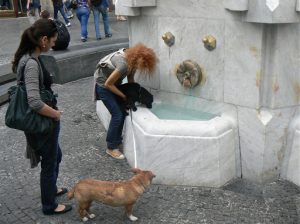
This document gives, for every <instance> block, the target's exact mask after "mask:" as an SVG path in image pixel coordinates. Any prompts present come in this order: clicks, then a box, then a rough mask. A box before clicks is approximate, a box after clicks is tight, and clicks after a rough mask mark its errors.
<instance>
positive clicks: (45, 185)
mask: <svg viewBox="0 0 300 224" xmlns="http://www.w3.org/2000/svg"><path fill="white" fill-rule="evenodd" d="M56 38H57V28H56V25H55V23H54V22H53V21H52V20H48V19H39V20H37V21H36V22H35V23H34V24H33V25H32V26H31V27H29V28H27V29H26V30H25V31H24V32H23V34H22V37H21V42H20V45H19V47H18V49H17V51H16V53H15V56H14V60H13V66H12V69H13V71H14V72H16V73H17V81H18V82H23V83H24V84H25V86H26V92H27V100H28V104H29V106H30V107H31V108H32V109H33V110H34V111H36V112H37V113H39V114H41V115H43V116H46V117H50V118H52V119H53V120H54V128H53V130H52V131H51V132H50V133H47V134H44V133H38V134H32V133H26V132H25V136H26V140H27V147H26V154H27V157H30V161H31V167H35V166H37V165H38V162H39V161H40V162H41V174H40V188H41V199H42V210H43V212H44V214H45V215H50V214H61V213H65V212H67V211H70V210H71V209H72V207H71V206H70V205H64V204H57V203H56V200H55V197H56V196H59V195H62V194H64V193H66V192H67V189H66V188H57V186H56V180H57V177H58V173H59V164H60V162H61V158H62V153H61V149H60V146H59V143H58V138H59V130H60V117H61V113H62V111H59V110H58V109H57V107H56V101H55V102H53V105H52V106H49V105H47V104H46V103H44V102H43V101H42V100H41V96H40V89H41V88H43V87H44V88H46V89H48V90H50V91H52V90H51V84H52V81H51V78H50V76H49V73H48V72H47V71H46V70H44V72H43V67H42V65H41V63H40V61H39V56H40V54H41V53H42V52H47V51H48V50H49V49H50V48H51V47H52V46H54V43H55V41H56Z"/></svg>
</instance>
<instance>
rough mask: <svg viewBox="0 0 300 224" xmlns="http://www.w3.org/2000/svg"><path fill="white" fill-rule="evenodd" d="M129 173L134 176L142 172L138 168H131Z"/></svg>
mask: <svg viewBox="0 0 300 224" xmlns="http://www.w3.org/2000/svg"><path fill="white" fill-rule="evenodd" d="M131 171H132V172H133V173H135V174H138V173H140V172H142V171H141V170H140V169H139V168H132V169H131Z"/></svg>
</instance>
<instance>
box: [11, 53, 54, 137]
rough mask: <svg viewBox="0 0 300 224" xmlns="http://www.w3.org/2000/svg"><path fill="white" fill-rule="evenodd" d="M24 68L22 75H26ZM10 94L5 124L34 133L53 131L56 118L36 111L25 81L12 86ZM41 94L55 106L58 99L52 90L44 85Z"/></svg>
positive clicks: (46, 101)
mask: <svg viewBox="0 0 300 224" xmlns="http://www.w3.org/2000/svg"><path fill="white" fill-rule="evenodd" d="M33 59H34V58H33ZM34 60H36V59H34ZM26 62H27V61H26ZM24 69H25V66H24ZM24 69H22V74H21V75H22V77H24ZM21 80H22V78H21ZM8 94H9V105H8V108H7V111H6V114H5V124H6V125H7V126H8V127H10V128H14V129H18V130H21V131H24V132H26V133H32V134H36V133H49V132H51V131H52V129H53V128H54V120H53V119H52V118H50V117H46V116H43V115H41V114H39V113H37V112H35V111H34V110H32V109H31V108H30V107H29V105H28V101H27V92H26V87H25V84H24V82H23V81H19V82H18V84H17V85H16V86H12V87H10V88H9V90H8ZM40 95H41V99H42V101H43V102H44V103H46V104H47V105H49V106H53V102H55V100H56V99H55V95H53V93H52V92H51V91H49V90H46V89H45V88H44V87H42V88H40Z"/></svg>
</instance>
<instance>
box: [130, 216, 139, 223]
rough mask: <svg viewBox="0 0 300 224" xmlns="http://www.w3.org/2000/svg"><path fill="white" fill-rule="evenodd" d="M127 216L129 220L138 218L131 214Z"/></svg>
mask: <svg viewBox="0 0 300 224" xmlns="http://www.w3.org/2000/svg"><path fill="white" fill-rule="evenodd" d="M128 218H129V219H130V220H131V221H133V222H134V221H136V220H138V218H137V217H135V216H133V215H130V216H128Z"/></svg>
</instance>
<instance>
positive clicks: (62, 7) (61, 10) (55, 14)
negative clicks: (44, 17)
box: [53, 5, 69, 24]
mask: <svg viewBox="0 0 300 224" xmlns="http://www.w3.org/2000/svg"><path fill="white" fill-rule="evenodd" d="M53 7H54V19H57V14H58V11H60V14H61V15H62V17H63V18H64V20H65V22H66V24H68V23H69V20H68V18H67V16H66V13H65V10H64V5H53Z"/></svg>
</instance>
